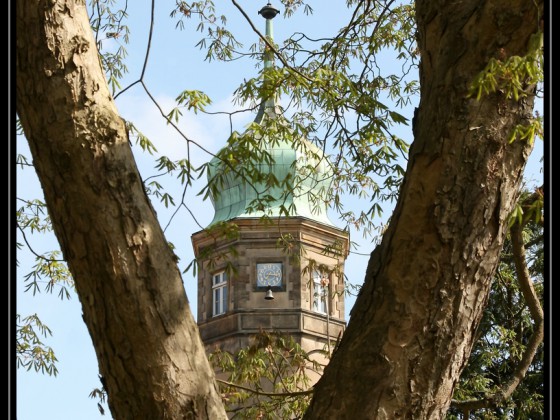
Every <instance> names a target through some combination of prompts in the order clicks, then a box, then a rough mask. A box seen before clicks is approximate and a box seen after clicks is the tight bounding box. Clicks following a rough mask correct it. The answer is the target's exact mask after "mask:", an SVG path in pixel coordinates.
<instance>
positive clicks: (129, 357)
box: [16, 0, 542, 419]
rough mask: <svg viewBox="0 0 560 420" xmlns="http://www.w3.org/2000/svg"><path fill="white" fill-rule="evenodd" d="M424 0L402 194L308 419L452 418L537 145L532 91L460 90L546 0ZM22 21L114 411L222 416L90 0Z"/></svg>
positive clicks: (518, 44) (58, 196)
mask: <svg viewBox="0 0 560 420" xmlns="http://www.w3.org/2000/svg"><path fill="white" fill-rule="evenodd" d="M539 4H540V7H541V8H542V3H539ZM416 7H417V21H418V32H419V49H420V53H421V55H422V63H421V64H422V65H421V94H422V97H421V102H420V105H419V109H418V112H417V115H416V118H415V126H414V135H415V141H414V143H413V146H412V148H411V155H410V160H409V165H408V168H407V173H406V177H405V180H404V184H403V187H402V193H401V195H400V198H399V202H398V204H397V208H396V211H395V213H394V215H393V216H392V219H391V224H390V227H389V229H388V231H387V233H386V235H385V236H384V239H383V242H382V244H381V246H380V247H378V249H377V250H376V251H375V252H374V253H373V255H372V258H371V260H370V263H369V266H368V269H367V273H366V281H365V284H364V287H363V289H362V292H361V294H360V296H359V297H358V299H357V302H356V304H355V307H354V310H353V312H352V317H351V320H350V323H349V326H348V329H347V331H346V333H345V334H344V336H343V339H342V341H341V343H340V346H339V348H338V349H337V350H336V351H335V354H334V357H333V360H332V361H331V363H330V364H329V366H328V367H327V369H326V371H325V374H324V376H323V378H322V379H321V380H320V382H319V383H318V385H317V386H316V390H315V395H314V399H313V403H312V406H311V407H310V409H309V410H308V412H307V413H306V418H307V419H370V418H378V419H395V418H407V419H426V418H430V419H431V418H442V417H443V416H444V414H445V412H446V410H447V407H448V405H449V402H450V398H451V395H452V392H453V388H454V386H455V384H456V383H457V381H458V378H459V374H460V372H461V370H462V368H463V367H464V365H465V362H466V360H467V358H468V355H469V352H470V349H471V347H472V344H473V343H472V340H473V335H474V331H475V329H476V326H477V325H478V322H479V321H480V318H481V315H482V311H483V308H484V305H485V302H486V299H487V295H488V290H489V285H490V281H491V278H492V275H493V273H494V271H495V268H496V265H497V262H498V257H499V252H500V249H501V246H502V242H503V239H504V235H505V226H506V225H505V221H506V218H507V215H508V213H509V211H510V209H511V208H512V205H513V203H514V202H515V199H516V197H517V191H518V187H519V183H520V181H521V177H522V172H523V168H524V165H525V162H526V159H527V157H528V155H529V152H530V150H531V147H530V146H529V145H528V144H525V143H523V142H521V141H517V142H514V143H513V144H508V143H507V137H508V135H509V133H510V132H511V129H512V128H513V127H514V126H515V125H516V124H518V123H524V122H526V120H527V119H528V118H530V117H531V111H532V105H533V103H532V100H526V101H522V102H514V101H508V100H505V99H504V97H503V95H502V94H500V93H499V92H498V93H496V94H493V95H491V96H489V97H487V98H484V99H483V100H482V101H481V102H476V101H474V100H472V99H466V98H465V96H466V93H467V87H468V85H469V83H470V82H471V81H472V80H473V78H474V76H475V75H476V74H477V73H478V72H479V71H480V70H481V69H482V68H483V67H484V65H485V64H486V63H487V61H488V59H489V58H490V57H492V56H498V57H501V56H504V55H505V56H510V55H523V54H524V52H525V49H526V46H527V41H528V38H529V35H530V34H531V33H533V32H535V31H536V30H537V28H538V24H539V17H538V11H537V9H536V7H537V6H536V5H535V2H533V1H527V0H493V1H472V0H466V1H455V2H444V1H434V0H423V1H417V3H416ZM16 18H17V20H16V25H17V28H16V30H17V32H16V35H17V39H16V46H17V48H16V69H17V76H16V80H17V91H16V95H17V96H16V97H17V112H18V114H19V116H20V119H21V122H22V125H23V127H24V130H25V134H26V137H27V139H28V141H29V144H30V148H31V152H32V155H33V160H34V164H35V167H36V170H37V173H38V176H39V179H40V181H41V184H42V186H43V190H44V194H45V200H46V202H47V206H48V208H49V212H50V216H51V218H52V222H53V226H54V229H55V233H56V235H57V238H58V240H59V242H60V244H61V248H62V250H63V252H64V257H65V259H66V260H67V261H68V264H69V267H70V270H71V272H72V274H73V276H74V279H75V282H76V288H77V291H78V295H79V298H80V301H81V303H82V308H83V313H84V320H85V322H86V324H87V326H88V329H89V332H90V335H91V337H92V340H93V344H94V347H95V351H96V353H97V358H98V361H99V368H100V372H101V374H102V375H103V377H104V378H105V384H106V387H107V391H108V394H109V406H110V409H111V413H112V415H113V416H114V417H115V418H117V419H163V418H168V419H182V418H209V419H220V418H225V413H224V410H223V407H222V404H221V402H220V399H219V394H218V392H217V389H216V385H215V382H214V377H213V373H212V371H211V369H210V367H209V365H208V362H207V359H206V356H205V354H204V349H203V347H202V344H201V341H200V339H199V336H198V331H197V328H196V324H195V322H194V319H193V318H192V316H191V313H190V310H189V307H188V302H187V299H186V296H185V292H184V289H183V287H182V284H181V279H180V273H179V271H178V268H177V266H176V264H175V262H174V256H173V254H172V252H171V250H170V249H169V247H168V246H167V244H166V241H165V238H164V236H163V233H162V231H161V228H160V227H159V225H158V223H157V220H156V217H155V214H154V212H153V209H152V208H151V206H150V204H149V200H148V199H147V197H146V196H145V194H144V191H143V188H142V185H141V182H140V178H139V175H138V171H137V169H136V166H135V163H134V159H133V156H132V153H131V150H130V147H129V145H128V139H127V135H126V132H125V129H124V125H123V123H122V120H121V119H120V118H119V116H118V113H117V111H116V108H115V106H114V103H113V102H112V100H111V97H110V94H109V91H108V89H107V84H106V81H105V78H104V75H103V72H102V70H101V68H100V66H99V61H98V57H97V51H96V49H95V44H94V42H93V39H92V36H91V29H90V27H89V21H88V18H87V15H86V10H85V7H84V4H83V2H80V1H71V0H48V1H47V0H36V1H24V0H20V1H18V2H17V11H16Z"/></svg>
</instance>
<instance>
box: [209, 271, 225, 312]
mask: <svg viewBox="0 0 560 420" xmlns="http://www.w3.org/2000/svg"><path fill="white" fill-rule="evenodd" d="M227 301H228V287H227V274H226V272H225V271H221V272H219V273H216V274H214V275H213V276H212V316H218V315H222V314H225V313H226V311H227V306H228V304H227Z"/></svg>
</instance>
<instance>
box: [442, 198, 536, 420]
mask: <svg viewBox="0 0 560 420" xmlns="http://www.w3.org/2000/svg"><path fill="white" fill-rule="evenodd" d="M525 203H526V201H525ZM510 233H511V242H512V249H513V261H514V264H515V269H516V272H517V279H518V280H519V288H520V289H521V292H522V294H523V298H524V299H525V302H526V303H527V307H528V308H529V312H530V313H531V317H532V318H533V321H534V328H535V329H534V332H533V334H532V335H531V338H530V339H529V342H528V343H527V347H526V348H525V352H524V353H523V357H522V358H521V360H520V361H519V363H518V364H517V366H516V368H515V370H514V372H513V374H512V376H511V378H510V380H509V381H508V382H507V383H505V384H504V386H503V387H502V388H501V389H500V390H499V391H498V392H495V393H492V394H489V395H487V396H485V397H484V398H481V399H473V400H465V401H455V400H453V401H452V403H451V406H452V407H454V408H456V409H458V410H461V411H473V410H479V409H481V408H490V407H495V406H497V405H499V404H500V403H502V402H503V401H505V400H507V399H508V398H509V397H511V396H512V394H513V393H514V392H515V390H516V388H517V387H518V386H519V384H520V383H521V381H522V380H523V378H524V377H525V375H526V373H527V370H528V369H529V367H530V366H531V363H532V362H533V359H534V357H535V354H536V353H537V350H538V348H539V345H540V344H541V343H542V341H543V338H544V312H543V309H542V306H541V303H540V301H539V298H538V296H537V293H536V292H535V288H534V287H533V281H532V279H531V275H530V274H529V269H528V267H527V262H526V261H527V256H526V253H525V245H524V243H523V236H522V235H523V226H522V225H520V224H519V223H515V224H514V225H513V226H512V227H511V228H510Z"/></svg>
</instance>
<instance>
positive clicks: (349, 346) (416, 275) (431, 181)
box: [304, 0, 543, 419]
mask: <svg viewBox="0 0 560 420" xmlns="http://www.w3.org/2000/svg"><path fill="white" fill-rule="evenodd" d="M542 7H543V4H542V2H528V1H524V0H494V1H474V0H467V1H461V2H443V1H433V0H418V1H416V19H417V26H418V48H419V51H420V54H421V57H422V58H421V64H420V83H421V100H420V105H419V108H418V110H417V114H416V117H415V120H414V122H413V131H414V142H413V144H412V146H411V150H410V158H409V162H408V167H407V171H406V175H405V178H404V182H403V185H402V190H401V193H400V195H399V200H398V202H397V205H396V209H395V212H394V213H393V216H392V217H391V222H390V225H389V227H388V229H387V232H386V233H385V235H384V237H383V240H382V243H381V244H380V246H379V247H378V248H377V249H375V251H374V252H373V253H372V256H371V258H370V261H369V264H368V268H367V272H366V277H365V282H364V285H363V288H362V290H361V292H360V294H359V296H358V298H357V301H356V304H355V306H354V308H353V310H352V314H351V318H350V321H349V324H348V328H347V330H346V331H345V333H344V336H343V338H342V340H341V342H340V345H339V347H338V348H337V349H336V351H335V353H334V355H333V358H332V360H331V362H330V363H329V365H328V366H327V368H326V369H325V372H324V375H323V377H322V378H321V379H320V381H319V382H318V384H317V385H316V386H315V392H314V397H313V401H312V403H311V406H310V408H309V409H308V411H307V412H306V415H305V417H304V418H305V419H362V418H368V419H399V418H403V419H440V418H444V416H445V413H446V412H447V409H448V407H449V404H450V402H451V397H452V394H453V390H454V387H455V385H456V383H457V381H458V379H459V375H460V373H461V371H462V369H463V368H464V366H465V364H466V362H467V360H468V357H469V354H470V351H471V348H472V345H473V342H474V336H475V332H476V328H477V326H478V324H479V322H480V319H481V317H482V313H483V310H484V307H485V305H486V301H487V298H488V293H489V289H490V284H491V280H492V277H493V275H494V272H495V270H496V267H497V264H498V261H499V254H500V250H501V248H502V245H503V241H504V237H505V235H506V231H507V218H508V215H509V213H510V211H511V210H512V208H513V205H514V204H515V202H516V199H517V196H518V191H519V186H520V181H521V179H522V174H523V169H524V167H525V163H526V160H527V158H528V156H529V154H530V151H531V149H532V146H531V145H530V144H528V143H527V142H524V141H519V140H517V141H515V142H513V143H511V144H509V143H508V136H509V134H510V133H511V132H512V129H513V127H515V126H516V125H517V124H526V123H527V122H528V120H529V119H530V118H531V117H532V110H533V98H532V97H527V98H525V99H523V100H521V101H513V100H507V99H506V98H505V96H504V95H503V94H502V93H501V92H500V91H497V92H496V93H494V94H491V95H488V96H486V97H483V98H482V99H481V100H480V101H476V100H474V99H469V98H467V93H468V87H469V85H470V84H471V83H472V82H473V80H474V78H475V76H476V75H477V74H478V73H479V72H480V71H481V70H482V69H483V68H484V67H485V65H486V64H487V63H488V60H489V59H490V58H492V57H497V58H501V59H503V58H505V57H509V56H511V55H524V54H525V52H526V49H527V46H528V40H529V37H530V35H531V34H533V33H535V32H537V30H538V29H539V22H540V19H541V13H542ZM528 88H529V89H531V87H528Z"/></svg>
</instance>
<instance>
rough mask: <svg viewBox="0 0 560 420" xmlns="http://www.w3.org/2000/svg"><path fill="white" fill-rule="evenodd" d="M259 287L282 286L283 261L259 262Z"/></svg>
mask: <svg viewBox="0 0 560 420" xmlns="http://www.w3.org/2000/svg"><path fill="white" fill-rule="evenodd" d="M257 287H259V288H260V287H263V288H268V287H282V263H279V262H274V263H257Z"/></svg>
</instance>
